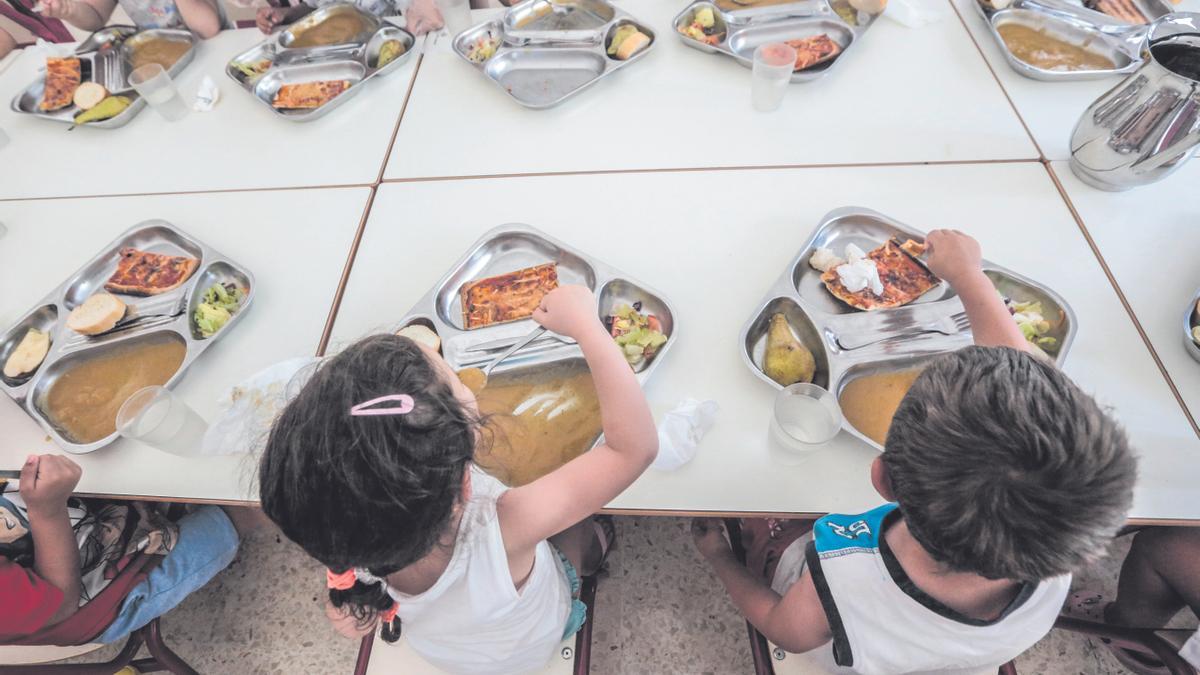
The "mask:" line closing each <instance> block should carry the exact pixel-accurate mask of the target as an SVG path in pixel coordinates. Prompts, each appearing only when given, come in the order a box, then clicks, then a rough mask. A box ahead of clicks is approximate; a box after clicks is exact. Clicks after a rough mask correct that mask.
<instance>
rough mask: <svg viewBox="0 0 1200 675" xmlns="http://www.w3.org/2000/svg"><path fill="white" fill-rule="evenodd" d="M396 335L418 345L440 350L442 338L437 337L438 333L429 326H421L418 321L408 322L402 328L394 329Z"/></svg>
mask: <svg viewBox="0 0 1200 675" xmlns="http://www.w3.org/2000/svg"><path fill="white" fill-rule="evenodd" d="M396 335H399V336H400V337H406V338H408V339H409V340H412V341H413V342H416V343H417V344H419V345H424V346H426V347H429V348H430V349H432V350H433V351H435V352H436V351H441V349H442V339H441V338H440V337H438V334H437V333H435V332H433V330H431V329H430V328H428V327H426V326H422V325H421V324H419V323H414V324H410V325H407V326H405V327H404V328H401V329H400V330H398V331H396Z"/></svg>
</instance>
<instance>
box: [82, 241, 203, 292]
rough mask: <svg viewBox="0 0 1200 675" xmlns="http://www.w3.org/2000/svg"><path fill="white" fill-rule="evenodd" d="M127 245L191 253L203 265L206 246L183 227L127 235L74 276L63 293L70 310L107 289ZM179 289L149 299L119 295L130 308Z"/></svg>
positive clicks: (148, 249)
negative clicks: (181, 230) (122, 250)
mask: <svg viewBox="0 0 1200 675" xmlns="http://www.w3.org/2000/svg"><path fill="white" fill-rule="evenodd" d="M126 247H133V248H136V249H139V250H142V251H148V252H150V253H160V254H163V255H172V256H188V257H189V258H195V259H197V260H199V261H200V264H201V265H202V264H204V248H203V247H202V246H201V245H200V244H199V243H198V242H196V241H195V240H193V239H190V238H188V237H187V236H186V235H184V234H183V233H182V232H180V231H179V230H176V229H174V228H171V227H164V226H160V225H151V226H148V227H144V228H141V229H138V230H134V231H132V232H129V233H128V234H126V235H125V236H123V237H122V238H121V239H120V240H119V241H117V242H116V243H115V245H113V246H110V247H109V248H108V249H106V250H105V252H104V253H103V254H102V255H100V256H98V257H96V258H94V259H93V260H92V261H91V262H89V263H88V264H87V265H86V266H84V268H83V269H81V270H79V271H78V272H76V273H75V274H74V275H73V276H72V277H71V279H70V280H69V281H68V282H67V285H66V289H65V291H64V292H63V304H64V305H65V308H66V309H67V310H71V309H75V308H76V307H78V306H79V305H80V304H82V303H83V301H84V300H87V299H88V298H89V297H91V296H92V295H93V294H95V293H99V292H103V291H104V284H105V282H107V281H108V278H109V277H111V276H112V274H113V272H116V271H117V261H118V260H119V253H120V251H121V249H123V248H126ZM195 278H196V274H195V273H193V274H192V278H191V279H189V280H188V281H187V283H185V284H184V285H183V286H182V288H186V287H187V286H188V285H190V284H192V283H193V282H194V280H195ZM178 292H179V291H178V289H176V290H174V291H171V292H170V293H164V294H160V295H152V296H149V297H145V298H142V297H137V296H131V295H120V296H119V297H120V298H121V300H122V301H123V302H125V304H126V305H129V306H130V307H139V306H141V305H144V304H146V303H153V304H155V305H157V304H160V303H161V299H162V298H164V297H171V296H175V295H176V294H177V293H178Z"/></svg>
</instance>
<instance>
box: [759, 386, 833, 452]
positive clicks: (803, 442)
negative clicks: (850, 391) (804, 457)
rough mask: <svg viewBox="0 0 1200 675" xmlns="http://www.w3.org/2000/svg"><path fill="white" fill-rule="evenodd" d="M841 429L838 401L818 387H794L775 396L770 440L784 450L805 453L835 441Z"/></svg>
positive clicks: (787, 388)
mask: <svg viewBox="0 0 1200 675" xmlns="http://www.w3.org/2000/svg"><path fill="white" fill-rule="evenodd" d="M841 429H842V409H841V406H839V405H838V402H837V398H836V397H835V396H834V395H833V394H831V393H829V391H827V390H826V389H823V388H821V387H818V386H817V385H815V384H807V383H800V384H793V385H791V386H790V387H784V388H783V389H782V390H780V392H779V393H778V394H776V395H775V404H774V407H773V408H772V412H771V438H772V439H774V440H775V442H776V443H777V444H778V445H780V446H782V447H783V448H784V449H786V450H788V451H790V452H792V453H795V454H802V453H807V452H811V451H813V450H816V449H817V448H819V447H821V446H822V445H824V444H826V443H828V442H829V441H832V440H833V439H834V437H836V436H837V435H838V432H839V431H841Z"/></svg>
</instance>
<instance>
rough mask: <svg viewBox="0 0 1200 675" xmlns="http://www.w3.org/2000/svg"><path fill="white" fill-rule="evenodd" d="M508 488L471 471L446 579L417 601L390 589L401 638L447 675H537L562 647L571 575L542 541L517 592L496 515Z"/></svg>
mask: <svg viewBox="0 0 1200 675" xmlns="http://www.w3.org/2000/svg"><path fill="white" fill-rule="evenodd" d="M506 489H507V488H506V487H505V486H504V485H503V484H502V483H500V481H498V480H496V479H495V478H492V477H491V476H489V475H487V474H486V473H484V472H483V471H481V470H479V469H476V468H475V467H474V466H472V468H471V492H472V495H471V499H470V500H469V501H468V502H467V504H466V510H465V512H464V514H463V519H462V525H461V526H460V527H459V533H458V539H457V540H456V542H455V544H454V553H453V555H452V556H451V558H450V564H449V565H447V566H446V570H445V571H444V572H442V576H441V577H440V578H439V579H438V580H437V582H436V583H435V584H434V585H433V586H432V587H431V588H430V589H429V590H427V591H425V592H424V593H420V594H417V595H406V594H404V593H401V592H399V591H396V590H395V589H391V588H389V589H388V593H389V594H390V595H391V596H392V597H393V598H395V600H396V604H397V611H396V615H397V616H398V617H399V618H400V619H401V621H402V622H403V624H402V631H403V634H404V639H406V640H407V641H408V643H409V645H411V646H412V648H413V650H414V651H416V652H417V653H418V654H420V655H421V657H422V658H424V659H425V660H426V661H429V662H430V663H431V664H433V665H435V666H437V667H439V668H441V669H442V670H445V671H447V672H449V673H462V674H463V675H475V674H478V675H491V674H500V673H503V674H508V673H514V674H515V673H526V672H530V671H535V670H540V669H541V668H544V667H545V666H546V663H548V662H549V661H550V659H551V658H552V657H553V656H554V655H555V653H556V652H557V647H558V645H559V643H560V642H562V638H563V630H565V629H566V625H567V618H568V616H569V614H570V611H571V588H570V585H569V583H568V582H567V575H566V570H565V569H564V568H563V566H562V562H561V561H560V560H559V559H558V554H557V553H556V552H555V551H554V549H553V548H551V546H550V543H549V542H547V541H542V542H541V543H539V544H538V545H537V549H536V552H535V554H534V561H533V571H532V572H531V573H530V574H529V579H528V580H526V581H525V585H524V586H522V587H521V590H520V591H518V590H517V589H516V588H515V587H514V586H513V581H512V573H511V572H510V571H509V569H508V555H507V553H506V552H505V550H504V540H503V538H502V537H501V536H500V521H499V519H498V518H497V516H496V500H497V499H498V498H499V497H500V495H501V494H503V493H504V491H505V490H506Z"/></svg>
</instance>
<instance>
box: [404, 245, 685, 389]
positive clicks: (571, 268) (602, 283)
mask: <svg viewBox="0 0 1200 675" xmlns="http://www.w3.org/2000/svg"><path fill="white" fill-rule="evenodd" d="M548 262H556V263H558V279H559V282H560V283H561V284H564V285H565V284H580V285H583V286H587V287H588V288H591V289H592V291H593V292H594V293H595V294H596V301H597V302H596V312H597V315H598V316H599V317H600V318H601V319H603V318H604V317H605V316H607V315H608V314H609V313H610V312H611V311H612V310H613V309H614V308H615V307H616V306H617V305H619V304H622V303H627V304H631V305H632V304H633V303H635V302H641V303H642V311H644V312H646V313H649V314H654V315H656V316H657V317H658V319H659V321H660V322H661V323H662V332H663V334H665V335H666V336H667V342H666V343H665V344H664V345H663V346H662V347H661V348H660V349H659V350H658V352H657V353H656V354H655V355H654V358H652V359H650V360H649V361H646V362H644V363H642V364H641V365H640V366H639V367H638V368H637V369H636V372H637V378H638V381H639V382H641V383H642V384H645V382H646V380H648V379H649V378H650V375H651V374H652V373H653V372H654V371H655V370H656V369H657V368H658V365H659V364H660V363H662V360H663V359H664V358H665V357H666V355H667V352H668V351H669V350H670V349H671V346H672V345H674V344H675V333H676V326H677V319H676V316H675V312H674V310H673V309H672V308H671V304H670V302H668V301H667V299H666V298H665V297H664V296H663V295H662V293H659V292H658V291H656V290H654V289H653V288H651V287H649V286H647V285H645V284H643V283H641V282H640V281H636V280H634V279H632V278H630V277H629V276H628V275H626V274H625V273H624V272H621V271H620V270H618V269H616V268H613V267H611V266H609V265H607V264H605V263H603V262H602V261H600V260H597V259H596V258H593V257H592V256H589V255H587V254H586V253H583V252H581V251H578V250H576V249H573V248H571V247H569V246H567V245H566V244H564V243H562V242H560V241H558V240H556V239H554V238H552V237H550V236H549V235H547V234H545V233H544V232H541V231H540V230H537V229H535V228H533V227H530V226H528V225H521V224H508V225H501V226H499V227H496V228H493V229H492V230H490V231H488V232H487V233H485V234H484V235H483V236H482V237H481V238H480V239H479V241H477V242H475V244H473V245H472V246H471V248H470V249H468V250H467V253H466V254H465V255H463V257H462V258H460V259H459V260H458V262H456V263H454V265H453V266H452V267H451V268H450V271H449V272H447V273H446V275H445V276H443V277H442V278H441V279H440V280H439V281H438V282H437V284H436V285H434V287H433V288H432V289H430V291H429V292H428V293H426V294H425V297H423V298H421V300H420V301H419V302H417V304H416V305H415V306H413V308H412V309H410V310H409V311H408V313H407V314H405V316H404V318H403V319H401V320H400V322H399V323H398V324H397V325H396V326H395V328H396V329H397V330H398V329H400V328H402V327H404V326H408V325H411V324H414V323H417V324H422V325H424V326H426V327H428V328H431V329H433V331H434V332H436V333H437V334H438V336H440V337H441V339H442V355H443V356H444V357H445V358H446V361H447V362H448V363H449V364H450V366H451V367H452V368H454V369H455V370H459V369H462V368H469V367H478V366H482V365H484V364H486V363H487V362H489V361H491V360H492V359H493V358H495V357H497V356H499V355H500V354H501V353H502V352H503V351H504V350H505V349H507V348H508V347H510V346H511V345H512V344H514V343H516V342H517V341H518V340H520V339H521V338H523V337H525V336H526V335H527V334H528V333H529V332H530V331H531V330H533V328H535V327H536V325H537V324H536V323H535V322H534V321H533V319H522V320H520V321H514V322H511V323H505V324H497V325H492V326H485V327H483V328H476V329H474V330H465V329H464V328H463V322H462V301H461V298H460V297H459V290H460V289H461V288H462V285H463V284H464V283H467V282H469V281H472V280H475V279H482V278H486V277H490V276H494V275H497V274H505V273H507V272H514V271H516V270H520V269H524V268H526V267H532V266H534V265H542V264H545V263H548ZM484 346H486V348H482V347H484ZM582 358H583V352H582V351H581V350H580V349H579V347H578V346H577V345H575V344H574V343H573V342H572V341H570V340H569V339H567V338H563V337H561V336H555V335H553V334H550V333H547V334H546V335H545V336H543V337H542V338H540V339H538V340H535V341H534V342H532V343H530V345H529V346H528V347H525V348H524V349H522V350H521V351H519V352H517V353H516V354H514V355H513V356H511V357H509V358H508V359H506V360H505V361H504V362H502V363H501V364H500V365H499V366H497V367H496V369H495V371H493V372H494V373H497V374H499V373H504V372H509V371H516V370H520V369H525V368H532V367H544V366H546V365H549V364H551V363H557V362H564V361H572V360H579V359H582Z"/></svg>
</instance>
